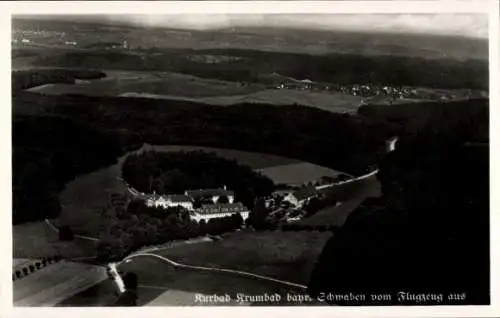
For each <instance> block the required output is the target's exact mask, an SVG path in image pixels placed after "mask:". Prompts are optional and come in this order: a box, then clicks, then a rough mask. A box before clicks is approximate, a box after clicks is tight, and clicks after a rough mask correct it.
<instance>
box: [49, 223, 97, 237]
mask: <svg viewBox="0 0 500 318" xmlns="http://www.w3.org/2000/svg"><path fill="white" fill-rule="evenodd" d="M45 224H47V225H48V226H49V227H50V228H51V229H52V230H53V231H54V232H56V233H59V229H58V228H57V227H55V226H54V224H52V223H50V221H49V220H48V219H45ZM73 236H74V237H76V238H79V239H82V240H88V241H94V242H99V239H98V238H95V237H90V236H85V235H76V234H75V235H73Z"/></svg>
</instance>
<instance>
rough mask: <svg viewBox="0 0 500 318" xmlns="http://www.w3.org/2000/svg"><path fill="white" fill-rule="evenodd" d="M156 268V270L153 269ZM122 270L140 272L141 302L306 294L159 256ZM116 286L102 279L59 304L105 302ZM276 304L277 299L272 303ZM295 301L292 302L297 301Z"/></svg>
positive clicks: (176, 302)
mask: <svg viewBox="0 0 500 318" xmlns="http://www.w3.org/2000/svg"><path fill="white" fill-rule="evenodd" d="M152 268H154V269H155V270H151V269H152ZM120 270H123V271H124V272H134V273H136V274H137V276H138V286H139V288H138V301H137V302H138V305H139V306H210V305H218V306H224V305H226V306H235V305H259V304H260V305H266V304H268V305H269V304H270V303H269V302H267V303H252V302H238V301H236V294H238V293H245V294H246V295H263V294H265V293H267V294H274V293H278V294H280V295H282V300H281V304H285V303H286V301H285V297H284V295H286V294H287V293H290V294H304V293H305V291H304V290H302V289H299V288H294V287H289V286H283V285H281V284H277V283H274V282H269V281H263V280H259V279H252V278H246V277H241V276H237V275H232V274H226V273H215V272H206V271H198V270H188V269H175V268H174V267H172V266H171V265H169V264H166V263H164V262H162V261H160V260H158V259H156V258H152V257H140V258H135V259H133V260H132V261H131V262H129V263H126V264H122V265H121V266H120ZM114 291H115V287H114V286H113V283H112V282H111V281H109V280H107V281H103V282H101V283H100V284H97V285H95V286H93V287H91V288H89V289H88V290H85V291H83V292H81V293H78V294H76V295H75V296H73V297H70V298H68V299H66V300H64V301H62V302H60V303H59V304H58V305H57V306H106V305H110V304H111V303H112V302H113V300H114V297H113V296H112V295H113V292H114ZM213 294H217V295H225V294H228V295H229V296H230V297H231V301H230V302H229V303H206V302H205V303H204V302H199V301H196V298H195V297H196V295H213ZM273 304H274V303H273ZM298 304H299V303H293V304H290V305H298Z"/></svg>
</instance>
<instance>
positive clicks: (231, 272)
mask: <svg viewBox="0 0 500 318" xmlns="http://www.w3.org/2000/svg"><path fill="white" fill-rule="evenodd" d="M137 257H153V258H157V259H159V260H161V261H163V262H166V263H168V264H170V265H172V266H173V267H176V268H186V269H194V270H199V271H209V272H219V273H228V274H232V275H239V276H245V277H250V278H257V279H261V280H265V281H271V282H275V283H279V284H282V285H287V286H291V287H295V288H301V289H307V286H304V285H300V284H296V283H292V282H287V281H284V280H280V279H276V278H272V277H267V276H262V275H258V274H253V273H249V272H244V271H238V270H234V269H225V268H217V267H204V266H193V265H188V264H181V263H177V262H175V261H173V260H171V259H169V258H166V257H163V256H160V255H157V254H153V253H137V254H132V255H129V256H127V257H125V258H124V259H123V260H122V261H121V263H123V262H124V261H126V260H130V259H134V258H137Z"/></svg>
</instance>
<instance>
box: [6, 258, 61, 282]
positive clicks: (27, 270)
mask: <svg viewBox="0 0 500 318" xmlns="http://www.w3.org/2000/svg"><path fill="white" fill-rule="evenodd" d="M61 259H62V258H61V257H60V256H58V255H55V256H50V257H42V258H41V259H40V260H38V261H35V262H33V263H32V264H29V265H27V266H24V267H23V268H20V269H16V270H15V271H14V273H12V280H16V279H19V278H22V277H24V276H27V275H29V274H31V273H34V272H36V271H37V270H39V269H42V268H44V267H46V266H48V265H50V264H53V263H57V262H59V261H60V260H61Z"/></svg>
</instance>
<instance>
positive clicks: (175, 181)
mask: <svg viewBox="0 0 500 318" xmlns="http://www.w3.org/2000/svg"><path fill="white" fill-rule="evenodd" d="M122 176H123V179H124V180H125V181H126V182H127V183H128V184H130V185H131V186H132V187H134V188H135V189H137V190H139V191H141V192H145V193H152V192H153V191H156V192H157V193H159V194H164V193H167V194H180V193H184V191H186V190H197V189H216V188H222V187H224V186H227V188H228V189H230V190H231V191H234V194H235V202H242V203H243V204H244V205H245V206H247V207H249V208H252V207H253V202H254V198H256V197H263V196H268V195H269V194H270V193H271V192H272V191H273V190H274V183H273V182H272V180H270V179H269V178H267V177H265V176H263V175H262V174H260V173H257V172H254V171H253V170H252V169H251V168H250V167H247V166H242V165H239V164H238V163H237V162H236V161H235V160H227V159H224V158H221V157H218V156H217V155H216V154H214V153H207V152H203V151H191V152H171V153H158V152H154V151H148V152H145V153H143V154H139V155H130V156H128V157H127V159H126V160H125V162H124V164H123V168H122Z"/></svg>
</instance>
